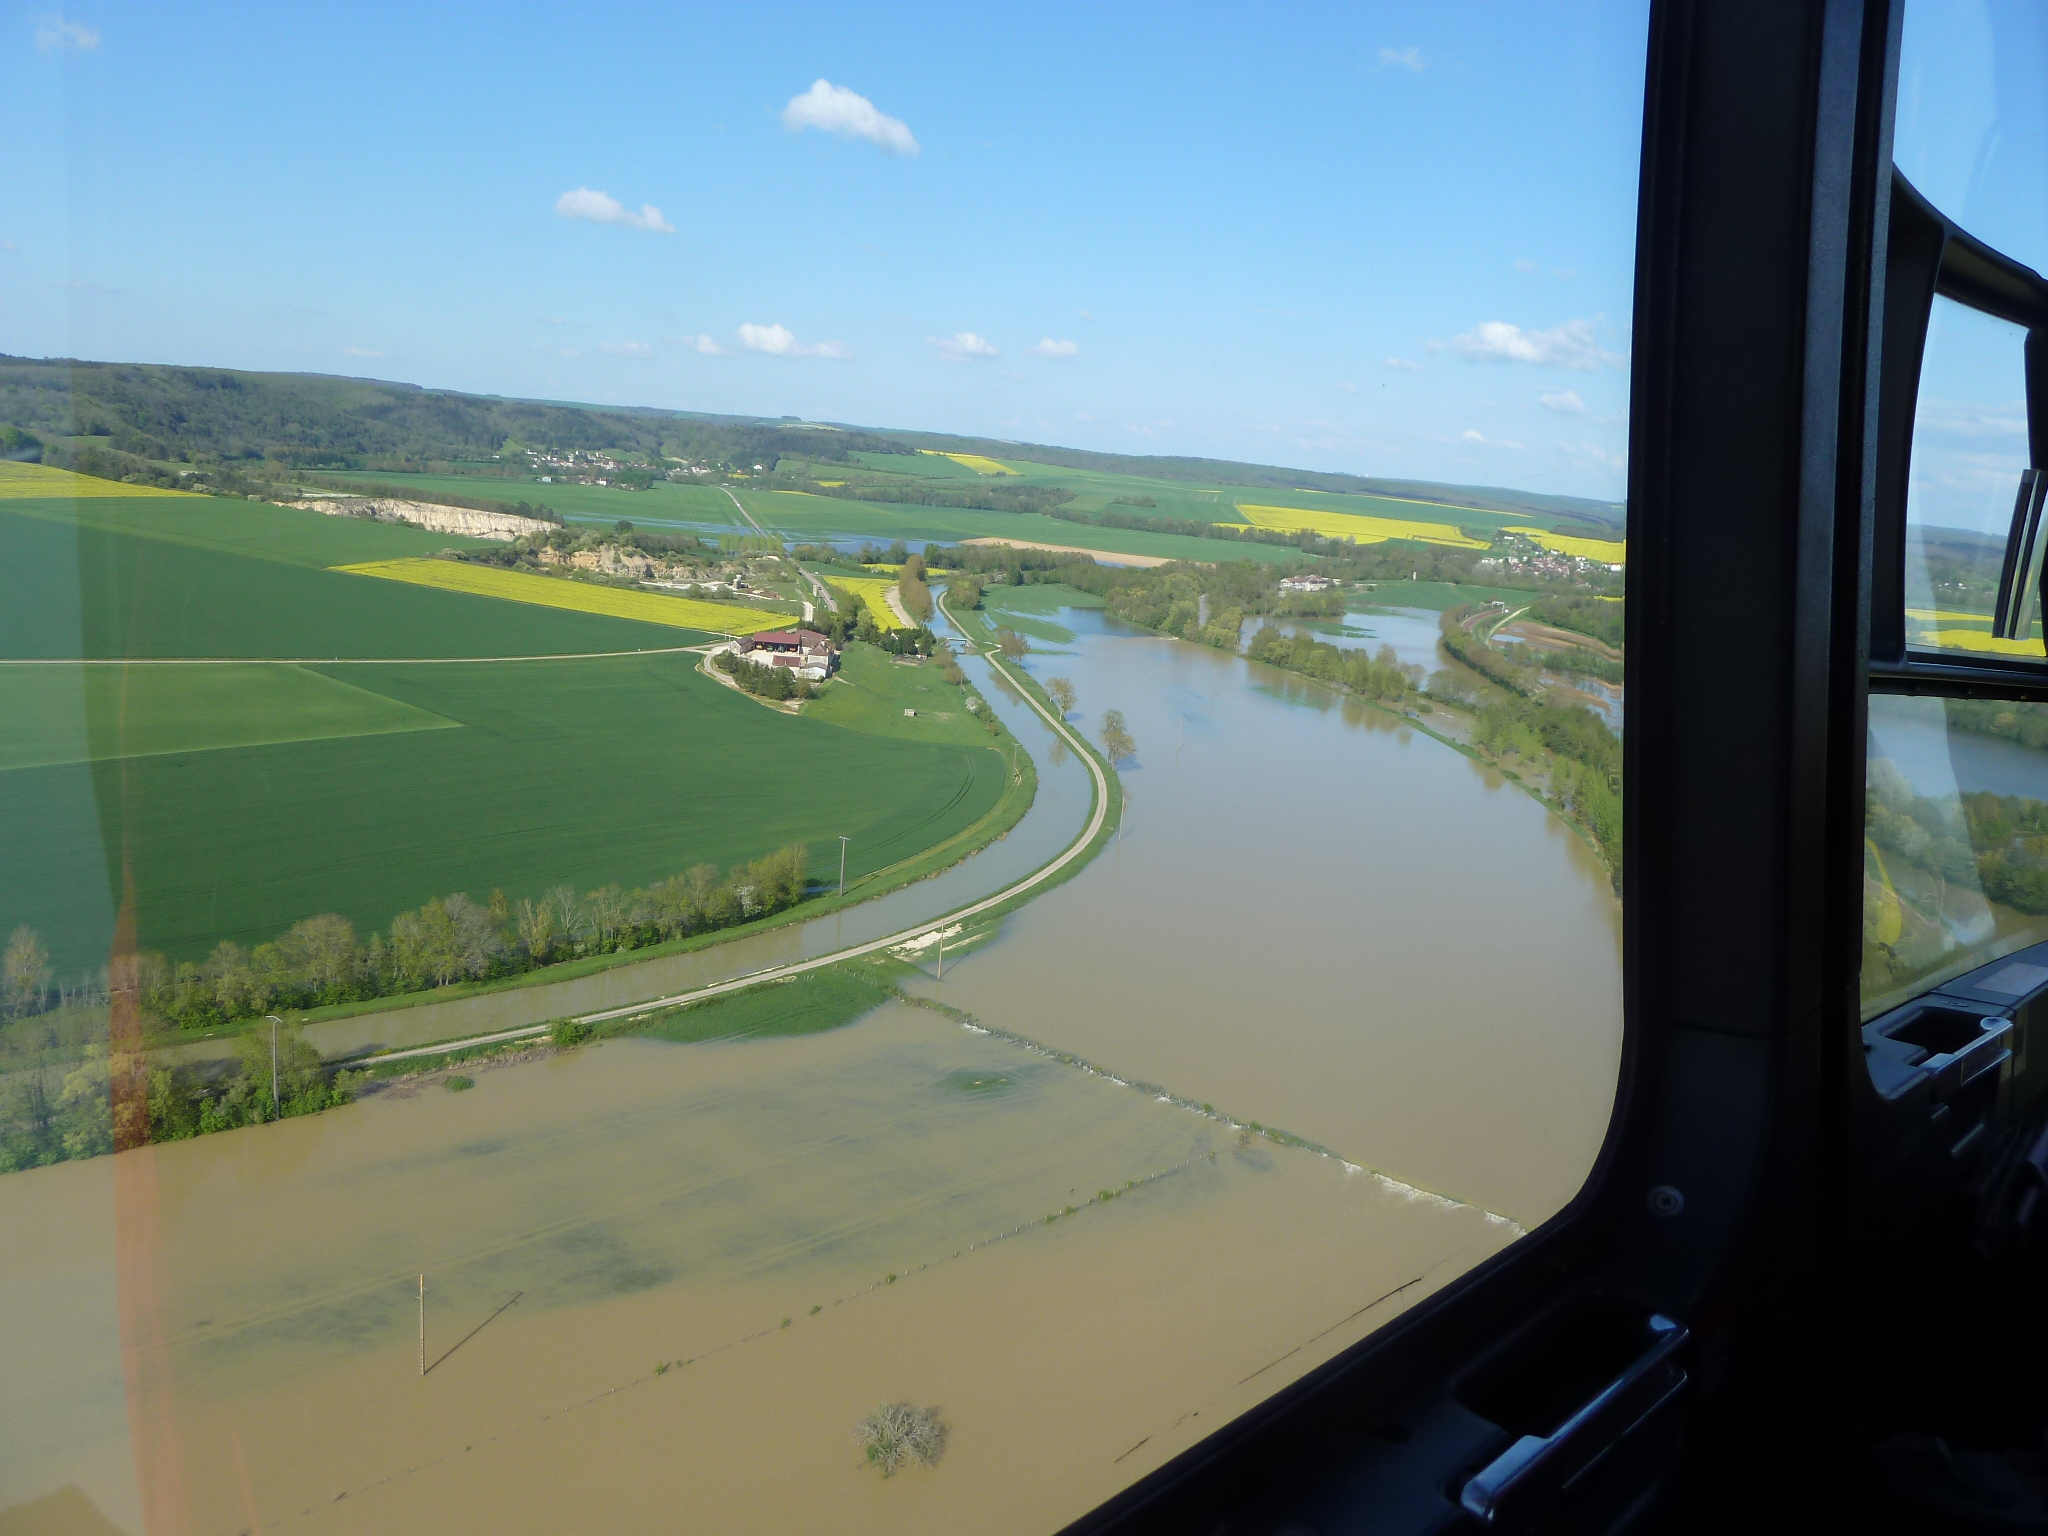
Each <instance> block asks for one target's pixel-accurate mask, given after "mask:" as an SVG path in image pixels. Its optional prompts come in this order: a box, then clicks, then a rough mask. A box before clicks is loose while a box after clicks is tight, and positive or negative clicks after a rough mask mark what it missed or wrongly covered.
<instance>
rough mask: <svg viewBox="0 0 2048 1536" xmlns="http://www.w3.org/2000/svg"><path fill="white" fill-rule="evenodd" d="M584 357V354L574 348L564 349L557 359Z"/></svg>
mask: <svg viewBox="0 0 2048 1536" xmlns="http://www.w3.org/2000/svg"><path fill="white" fill-rule="evenodd" d="M582 355H583V354H582V353H581V352H579V351H577V350H576V349H575V348H574V347H564V348H562V350H561V351H559V352H557V353H556V354H555V356H557V357H581V356H582Z"/></svg>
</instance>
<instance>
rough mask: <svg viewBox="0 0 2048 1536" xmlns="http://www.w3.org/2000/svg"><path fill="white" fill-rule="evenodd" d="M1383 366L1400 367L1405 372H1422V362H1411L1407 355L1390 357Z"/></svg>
mask: <svg viewBox="0 0 2048 1536" xmlns="http://www.w3.org/2000/svg"><path fill="white" fill-rule="evenodd" d="M1431 350H1432V351H1434V350H1435V349H1434V348H1432V349H1431ZM1381 366H1382V367H1386V368H1399V369H1401V370H1402V371H1403V372H1405V373H1420V372H1422V364H1420V363H1415V362H1410V361H1409V360H1408V359H1407V358H1405V357H1390V358H1388V359H1387V360H1386V362H1385V363H1383V364H1382V365H1381Z"/></svg>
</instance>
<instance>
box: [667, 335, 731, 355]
mask: <svg viewBox="0 0 2048 1536" xmlns="http://www.w3.org/2000/svg"><path fill="white" fill-rule="evenodd" d="M669 340H670V341H672V342H674V343H675V344H676V345H677V346H679V347H688V348H689V349H690V350H691V351H692V352H701V353H703V354H704V356H706V357H723V356H725V348H724V347H721V346H720V345H719V344H718V343H717V342H716V341H714V340H713V339H712V338H711V337H709V336H705V335H702V334H701V333H700V334H698V335H696V336H671V337H669Z"/></svg>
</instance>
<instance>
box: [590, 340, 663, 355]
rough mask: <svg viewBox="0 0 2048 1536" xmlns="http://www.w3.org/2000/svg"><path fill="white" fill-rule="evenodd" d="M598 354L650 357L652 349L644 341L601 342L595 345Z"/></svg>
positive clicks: (652, 352)
mask: <svg viewBox="0 0 2048 1536" xmlns="http://www.w3.org/2000/svg"><path fill="white" fill-rule="evenodd" d="M597 350H598V351H600V352H609V353H610V354H611V355H612V356H613V357H652V356H654V348H652V347H650V346H649V345H647V343H646V342H644V341H601V342H599V343H598V344H597Z"/></svg>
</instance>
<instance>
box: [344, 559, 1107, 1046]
mask: <svg viewBox="0 0 2048 1536" xmlns="http://www.w3.org/2000/svg"><path fill="white" fill-rule="evenodd" d="M939 608H940V611H941V612H945V599H944V598H943V597H941V598H940V599H939ZM946 617H947V619H948V620H952V619H953V615H952V614H951V613H946ZM953 627H954V628H956V629H960V625H959V623H958V621H957V620H955V621H953ZM961 633H963V634H965V633H966V631H965V630H964V629H963V630H961ZM981 655H982V656H983V657H984V658H985V659H986V660H987V662H988V664H989V666H990V667H992V668H994V669H995V670H996V671H998V672H1001V673H1002V674H1003V675H1004V676H1005V677H1007V678H1009V680H1010V681H1011V683H1012V684H1016V681H1017V680H1016V678H1015V676H1014V675H1013V674H1012V673H1011V672H1010V669H1009V667H1008V666H1007V665H1006V664H1005V663H1004V661H1003V659H1002V657H1001V656H1000V655H999V654H998V653H997V652H995V651H992V650H984V651H982V652H981ZM1017 691H1018V692H1019V693H1021V694H1023V696H1024V700H1025V702H1026V703H1028V704H1029V705H1030V706H1031V707H1032V708H1033V709H1034V710H1036V711H1037V712H1038V713H1039V714H1040V715H1041V716H1042V717H1043V718H1044V719H1045V721H1046V723H1047V724H1048V725H1050V726H1051V727H1052V728H1053V729H1054V730H1055V731H1057V732H1058V733H1059V734H1060V736H1061V737H1063V738H1064V739H1065V741H1066V743H1067V745H1068V746H1069V747H1071V748H1072V749H1073V751H1074V755H1075V756H1076V757H1077V758H1079V759H1080V760H1081V762H1082V763H1083V764H1084V765H1085V766H1086V767H1087V769H1088V773H1089V775H1090V777H1091V778H1093V780H1094V795H1095V805H1094V808H1093V810H1092V811H1091V812H1090V814H1089V817H1088V824H1087V825H1086V826H1084V827H1083V828H1082V829H1081V833H1080V836H1078V837H1076V838H1075V839H1074V841H1073V842H1071V843H1069V844H1068V845H1067V846H1066V847H1065V848H1064V849H1062V850H1061V852H1060V853H1059V855H1058V856H1057V857H1056V858H1054V859H1053V860H1052V861H1051V862H1049V863H1046V864H1042V865H1040V866H1039V867H1038V868H1037V869H1035V870H1033V871H1032V872H1031V873H1030V874H1028V875H1026V876H1025V877H1024V878H1023V879H1021V880H1018V881H1016V882H1014V883H1012V884H1010V885H1007V886H1005V887H1004V888H1003V889H1002V890H1000V891H997V892H996V893H995V894H994V895H993V896H985V897H983V898H982V899H981V900H980V901H977V902H974V903H972V904H971V905H969V906H965V907H961V908H959V909H957V910H955V911H952V912H948V913H946V914H945V915H944V916H943V917H939V918H934V919H932V920H931V921H929V922H923V923H919V924H918V925H917V926H916V927H914V928H905V929H903V930H902V931H901V932H899V933H892V934H890V935H889V936H888V937H887V938H881V939H871V940H869V941H868V942H867V943H865V944H853V945H849V946H848V947H847V948H845V949H835V950H833V951H832V952H831V953H830V954H827V955H819V956H817V957H816V958H814V959H810V960H797V961H792V962H790V963H789V964H787V965H771V966H768V967H766V968H765V969H763V970H758V971H751V972H749V973H748V974H747V975H745V976H735V977H734V978H733V979H732V980H730V981H721V982H717V983H715V984H713V985H711V986H708V987H697V988H695V989H694V990H692V991H689V992H676V993H671V994H670V995H669V996H667V997H656V998H650V999H648V1000H647V1001H646V1002H644V1003H632V1004H629V1005H627V1006H626V1007H623V1008H606V1009H602V1010H600V1011H599V1012H596V1013H586V1014H582V1015H579V1016H578V1017H577V1019H576V1022H577V1023H579V1024H602V1023H604V1022H605V1021H607V1020H610V1019H622V1018H628V1017H630V1016H632V1015H634V1014H639V1013H652V1012H654V1011H655V1010H656V1009H660V1008H676V1007H680V1006H681V1005H683V1004H685V1003H695V1002H701V1001H703V1000H704V999H706V998H712V997H719V996H722V995H723V994H725V993H727V992H739V991H743V990H744V989H746V988H747V987H753V986H759V985H760V984H761V983H762V982H764V981H776V980H779V979H781V978H782V977H785V976H801V975H802V974H803V973H804V972H806V971H816V970H822V969H823V968H824V967H825V966H828V965H836V964H838V963H839V962H840V961H841V960H854V959H858V958H859V957H860V956H862V955H872V954H874V953H875V952H876V951H878V950H884V949H889V948H891V947H893V946H894V945H897V944H901V943H904V942H905V941H906V940H909V939H916V938H922V937H924V936H925V935H926V934H929V933H932V932H934V931H936V930H938V929H942V928H949V927H951V926H952V925H953V924H955V923H958V922H962V921H964V920H966V919H967V918H971V917H974V916H977V915H978V914H980V913H983V912H987V911H990V910H991V909H993V908H995V907H999V906H1001V905H1002V904H1003V903H1004V902H1006V901H1009V900H1010V899H1011V898H1013V897H1016V896H1021V895H1023V894H1024V893H1025V892H1026V891H1029V890H1031V889H1033V888H1034V887H1036V886H1040V885H1043V884H1044V883H1045V882H1046V881H1047V880H1050V879H1051V878H1052V877H1053V876H1054V875H1056V874H1058V873H1059V872H1060V871H1061V870H1063V869H1065V868H1066V867H1067V866H1068V865H1069V864H1071V863H1073V862H1074V860H1075V859H1077V858H1079V857H1080V856H1081V854H1082V852H1083V851H1084V850H1085V849H1086V848H1087V846H1088V845H1089V843H1090V842H1092V841H1094V839H1095V835H1096V834H1097V833H1098V832H1100V831H1101V830H1102V823H1103V820H1104V818H1106V817H1107V816H1108V814H1109V780H1108V778H1107V777H1106V776H1105V775H1104V773H1103V771H1102V765H1101V764H1100V763H1099V762H1097V761H1096V760H1095V754H1094V753H1093V752H1091V751H1089V750H1088V746H1087V743H1085V742H1084V741H1082V740H1081V738H1080V737H1079V736H1077V735H1076V734H1075V733H1074V730H1073V728H1072V727H1071V726H1069V725H1068V724H1067V722H1066V721H1065V720H1063V719H1061V718H1060V717H1058V716H1056V715H1054V714H1053V712H1052V711H1051V710H1049V709H1047V708H1046V707H1045V706H1044V705H1043V704H1041V703H1039V702H1038V700H1037V699H1036V698H1034V697H1033V696H1032V695H1031V694H1030V693H1028V692H1026V691H1025V690H1024V689H1023V687H1022V686H1021V685H1020V686H1018V689H1017ZM550 1028H552V1026H551V1025H547V1024H531V1025H528V1026H526V1027H525V1028H523V1029H506V1030H500V1031H498V1032H497V1033H496V1034H489V1035H472V1036H470V1037H469V1038H467V1039H463V1040H447V1041H443V1042H442V1043H441V1044H439V1045H425V1046H419V1047H417V1048H415V1049H412V1050H406V1051H387V1052H385V1053H383V1054H381V1055H377V1056H369V1057H365V1058H363V1061H362V1062H359V1063H355V1064H356V1065H362V1064H365V1063H367V1062H386V1061H408V1060H411V1059H413V1058H415V1057H420V1056H443V1055H446V1054H447V1053H448V1052H450V1051H454V1050H462V1049H466V1048H468V1047H470V1046H477V1045H497V1044H501V1043H503V1042H505V1041H508V1040H530V1039H533V1038H536V1037H537V1036H540V1035H544V1034H546V1033H547V1032H548V1030H549V1029H550Z"/></svg>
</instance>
